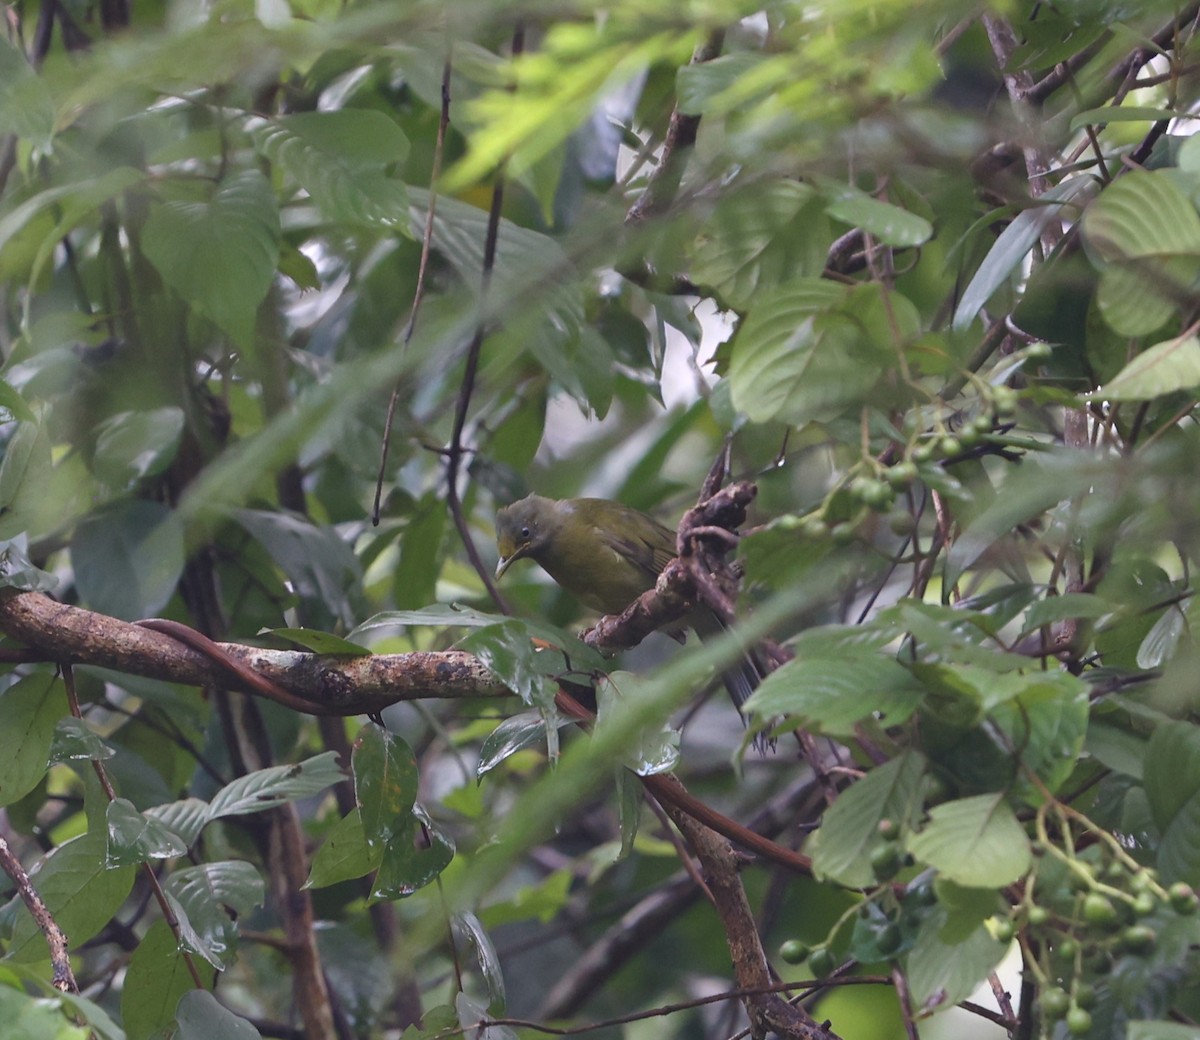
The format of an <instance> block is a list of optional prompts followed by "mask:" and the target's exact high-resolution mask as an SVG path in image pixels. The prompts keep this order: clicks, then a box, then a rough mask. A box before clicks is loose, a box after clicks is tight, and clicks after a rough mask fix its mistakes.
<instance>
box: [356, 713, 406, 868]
mask: <svg viewBox="0 0 1200 1040" xmlns="http://www.w3.org/2000/svg"><path fill="white" fill-rule="evenodd" d="M351 768H352V771H353V773H354V793H355V795H356V796H357V798H358V813H359V818H360V820H361V822H362V828H363V834H364V835H365V836H366V840H367V844H368V845H370V846H372V847H374V846H376V845H380V846H384V847H387V846H388V845H390V844H391V843H392V842H401V841H411V838H410V835H411V834H412V808H413V803H414V802H415V801H416V797H417V783H418V779H419V777H418V774H417V761H416V758H415V757H414V756H413V753H412V749H411V748H409V746H408V745H407V744H406V743H405V742H404V741H403V740H401V739H399V738H398V737H396V736H394V735H393V734H391V733H389V732H388V731H387V730H385V729H384V728H383V727H382V726H377V725H376V724H375V723H373V722H369V723H367V724H366V725H365V726H363V728H362V729H361V730H359V733H358V737H357V739H356V740H355V741H354V754H353V758H352V759H351Z"/></svg>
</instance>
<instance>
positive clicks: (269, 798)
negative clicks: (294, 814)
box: [208, 751, 346, 821]
mask: <svg viewBox="0 0 1200 1040" xmlns="http://www.w3.org/2000/svg"><path fill="white" fill-rule="evenodd" d="M345 779H346V776H345V774H344V773H343V772H342V771H341V769H340V768H338V764H337V753H336V752H334V751H326V752H325V753H324V754H321V755H316V756H314V757H313V758H308V759H305V760H304V761H303V762H300V763H299V764H297V765H289V766H269V767H268V768H266V769H259V770H256V771H255V772H253V773H247V774H246V775H245V776H242V777H238V779H236V780H234V781H233V782H232V783H229V784H226V785H225V786H224V787H222V788H221V790H219V791H218V792H217V793H216V794H215V795H214V796H213V798H212V801H210V802H209V805H208V819H209V821H211V820H217V819H220V818H221V817H222V816H240V815H242V814H243V813H255V812H262V811H263V810H264V809H272V808H274V807H275V806H276V805H281V804H282V803H283V802H289V801H295V800H296V799H297V798H309V797H311V796H312V795H315V794H319V793H320V792H321V791H323V790H325V788H327V787H329V786H330V785H331V784H336V783H341V781H343V780H345Z"/></svg>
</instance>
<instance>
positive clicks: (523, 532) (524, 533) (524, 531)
mask: <svg viewBox="0 0 1200 1040" xmlns="http://www.w3.org/2000/svg"><path fill="white" fill-rule="evenodd" d="M521 537H522V538H528V537H529V528H528V527H522V528H521Z"/></svg>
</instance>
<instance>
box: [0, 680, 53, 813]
mask: <svg viewBox="0 0 1200 1040" xmlns="http://www.w3.org/2000/svg"><path fill="white" fill-rule="evenodd" d="M66 707H67V703H66V696H65V694H64V693H63V687H62V683H61V682H59V681H58V680H56V679H55V677H54V675H53V674H51V673H48V672H38V673H35V674H33V675H28V676H26V677H25V678H24V679H20V680H18V681H17V682H15V683H13V684H12V685H11V686H9V687H8V689H6V690H5V691H4V692H3V693H0V719H3V720H4V723H3V725H0V805H12V803H13V802H15V801H17V799H19V798H22V797H24V796H25V795H26V794H28V793H29V792H30V791H32V790H33V789H34V788H35V787H37V785H38V783H39V782H40V781H41V779H42V777H44V776H45V775H46V762H47V759H48V758H49V755H50V744H51V741H52V740H53V739H54V729H55V725H56V724H57V722H58V719H59V717H60V716H61V715H63V714H64V713H65V712H66Z"/></svg>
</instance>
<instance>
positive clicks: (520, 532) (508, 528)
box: [496, 495, 558, 579]
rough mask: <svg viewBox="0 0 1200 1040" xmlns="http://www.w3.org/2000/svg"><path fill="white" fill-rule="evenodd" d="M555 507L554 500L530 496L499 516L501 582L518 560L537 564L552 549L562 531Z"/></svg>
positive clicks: (497, 539) (498, 547)
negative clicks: (537, 560)
mask: <svg viewBox="0 0 1200 1040" xmlns="http://www.w3.org/2000/svg"><path fill="white" fill-rule="evenodd" d="M554 506H555V503H554V502H553V501H552V500H551V499H548V498H542V497H541V496H540V495H529V496H528V497H526V498H523V499H521V500H520V501H519V502H514V503H513V504H512V505H511V506H505V507H504V508H503V509H501V510H500V511H499V512H498V513H497V514H496V548H497V549H499V550H500V559H499V561H498V562H497V564H496V577H497V579H499V578H500V577H501V576H503V574H504V572H505V571H506V570H508V568H509V566H511V565H512V564H513V563H515V562H516V561H517V560H522V559H525V558H526V557H530V558H532V559H535V560H536V559H537V558H538V554H539V553H540V552H541V551H542V550H543V549H545V548H546V547H547V546H548V545H549V543H550V539H551V538H552V537H553V535H554V532H555V531H556V530H557V528H558V525H557V523H556V520H557V513H556V512H555V508H554Z"/></svg>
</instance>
